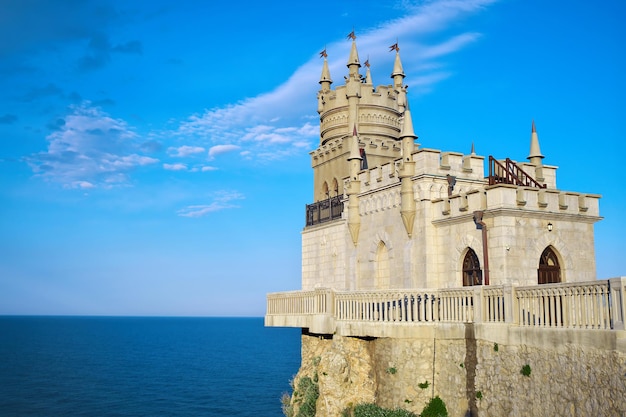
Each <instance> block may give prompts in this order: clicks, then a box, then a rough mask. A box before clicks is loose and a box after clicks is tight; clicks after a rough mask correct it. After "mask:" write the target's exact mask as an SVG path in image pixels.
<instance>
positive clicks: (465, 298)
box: [266, 277, 626, 330]
mask: <svg viewBox="0 0 626 417" xmlns="http://www.w3.org/2000/svg"><path fill="white" fill-rule="evenodd" d="M625 304H626V277H621V278H613V279H609V280H603V281H592V282H582V283H561V284H546V285H536V286H531V287H513V286H506V285H505V286H475V287H462V288H454V289H421V290H419V289H411V290H379V291H334V290H332V289H327V288H321V289H316V290H313V291H293V292H286V293H274V294H269V295H268V298H267V315H266V320H268V319H269V321H268V323H269V324H268V325H276V326H280V325H281V324H280V323H287V322H288V323H292V325H288V326H290V327H308V326H306V325H304V324H307V323H313V322H315V320H312V318H313V317H317V319H316V320H317V321H316V322H317V323H324V326H326V327H328V326H331V327H332V326H334V324H335V323H348V322H369V323H380V324H383V325H384V324H386V323H416V324H417V323H429V322H456V323H480V322H491V323H509V324H514V325H519V326H525V327H537V328H540V327H551V328H573V329H600V330H610V329H616V330H624V329H625V328H624V318H625V316H626V307H625ZM281 317H282V318H290V320H287V321H285V320H281V319H280V318H281ZM274 319H278V320H274ZM283 325H284V324H283Z"/></svg>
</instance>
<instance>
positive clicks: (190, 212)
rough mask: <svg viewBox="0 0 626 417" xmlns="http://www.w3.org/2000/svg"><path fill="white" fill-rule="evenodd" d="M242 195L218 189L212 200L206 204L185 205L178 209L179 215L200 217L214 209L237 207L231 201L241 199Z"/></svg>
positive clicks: (212, 211)
mask: <svg viewBox="0 0 626 417" xmlns="http://www.w3.org/2000/svg"><path fill="white" fill-rule="evenodd" d="M243 199H244V196H243V195H242V194H240V193H239V192H237V191H220V192H218V193H216V194H215V195H214V197H213V201H212V202H210V203H208V204H198V205H192V206H187V207H185V208H183V209H180V210H178V215H179V216H181V217H202V216H206V215H207V214H210V213H214V212H216V211H221V210H226V209H232V208H238V207H239V206H238V205H236V204H234V203H233V201H236V200H243Z"/></svg>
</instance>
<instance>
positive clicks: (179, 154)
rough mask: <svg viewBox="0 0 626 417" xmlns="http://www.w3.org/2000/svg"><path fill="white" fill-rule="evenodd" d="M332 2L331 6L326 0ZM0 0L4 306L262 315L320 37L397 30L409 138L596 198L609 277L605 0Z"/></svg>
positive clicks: (294, 239)
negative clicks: (549, 175) (540, 168)
mask: <svg viewBox="0 0 626 417" xmlns="http://www.w3.org/2000/svg"><path fill="white" fill-rule="evenodd" d="M331 3H333V4H332V5H331ZM331 3H325V5H324V6H320V3H319V2H287V1H276V2H271V3H270V4H265V5H263V6H260V5H258V4H257V2H246V1H243V2H205V1H192V0H179V1H176V2H172V1H158V0H155V1H149V2H148V1H137V2H126V1H108V0H101V1H95V0H89V1H73V0H59V1H41V0H2V1H1V2H0V204H1V209H0V210H1V211H0V314H96V315H102V314H106V315H109V314H110V315H254V316H259V315H262V314H263V313H264V311H265V294H266V293H268V292H274V291H282V290H294V289H298V288H299V287H300V257H301V253H300V231H301V230H302V227H303V221H304V206H305V204H306V203H310V202H311V201H312V195H313V192H312V171H311V169H310V159H309V155H308V152H309V151H310V150H312V149H314V148H315V146H316V143H317V138H318V134H319V128H318V120H319V119H318V115H317V113H316V111H315V110H316V105H317V102H316V99H315V93H316V91H317V89H318V87H319V85H318V80H319V77H320V73H321V66H322V61H321V60H320V59H319V52H320V51H321V50H322V49H324V48H327V50H328V55H329V64H330V71H331V76H332V78H333V79H334V81H335V84H334V85H335V86H336V85H338V84H340V83H341V82H342V80H343V76H344V75H345V74H346V73H347V69H346V67H345V62H346V61H347V58H348V50H349V47H350V42H349V41H348V40H346V35H347V34H348V33H349V32H350V31H351V30H353V29H354V30H355V32H356V34H357V46H358V50H359V55H360V57H361V60H362V61H364V60H365V59H367V57H369V60H370V63H371V70H372V77H373V81H374V84H376V85H379V84H388V83H390V82H391V80H390V78H389V76H390V74H391V70H392V67H393V53H389V52H388V49H389V48H388V46H389V45H391V44H393V43H395V42H396V40H397V41H398V42H399V45H400V48H401V52H400V53H401V56H402V62H403V66H404V70H405V73H406V75H407V76H406V79H405V81H406V83H407V84H408V85H409V101H410V104H411V110H412V115H413V120H414V125H415V130H416V133H417V134H418V135H419V143H420V144H421V145H422V146H423V147H426V148H434V149H441V150H444V151H457V152H464V153H468V152H469V150H470V148H471V143H472V142H473V143H474V144H475V147H476V152H477V153H478V154H480V155H484V156H488V155H494V156H495V157H498V158H505V157H510V158H512V159H515V160H525V158H526V156H528V151H529V140H530V127H531V121H532V120H533V119H534V120H535V123H536V125H537V131H538V134H539V140H540V144H541V151H542V153H543V154H544V155H545V159H544V163H545V164H548V165H556V166H559V170H558V178H557V181H558V186H559V188H561V189H564V190H568V191H579V192H587V193H597V194H601V195H602V200H601V205H600V208H601V214H602V215H603V216H604V217H605V219H604V220H602V221H601V222H599V223H597V224H596V227H595V230H596V242H595V243H596V258H597V271H598V277H599V278H608V277H613V276H619V275H626V265H625V263H624V260H623V259H624V258H623V253H622V252H623V247H624V242H625V238H624V236H625V235H626V222H625V220H624V218H623V213H624V207H626V193H624V191H626V187H625V186H624V184H623V183H622V180H621V178H622V176H623V168H622V167H623V166H624V165H623V164H624V162H623V158H624V156H625V155H626V145H625V144H624V138H626V104H625V103H626V100H624V97H625V95H626V82H625V77H624V74H626V53H625V52H626V51H625V49H626V48H625V40H626V29H625V26H624V25H623V21H624V19H626V3H624V2H623V1H621V0H607V1H603V2H595V3H594V2H588V1H577V0H572V1H550V2H546V1H540V0H500V1H495V0H494V1H491V0H468V1H453V0H441V1H419V2H411V1H389V2H381V1H363V0H359V1H352V0H341V1H337V2H331Z"/></svg>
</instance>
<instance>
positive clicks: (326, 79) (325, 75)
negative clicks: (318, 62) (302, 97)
mask: <svg viewBox="0 0 626 417" xmlns="http://www.w3.org/2000/svg"><path fill="white" fill-rule="evenodd" d="M320 55H321V56H323V57H324V65H323V66H322V76H321V77H320V84H321V85H322V87H323V86H324V84H323V83H328V84H327V87H328V88H330V85H331V84H332V83H333V80H332V78H330V71H329V69H328V59H327V56H328V55H327V54H326V49H324V50H323V51H322V52H320Z"/></svg>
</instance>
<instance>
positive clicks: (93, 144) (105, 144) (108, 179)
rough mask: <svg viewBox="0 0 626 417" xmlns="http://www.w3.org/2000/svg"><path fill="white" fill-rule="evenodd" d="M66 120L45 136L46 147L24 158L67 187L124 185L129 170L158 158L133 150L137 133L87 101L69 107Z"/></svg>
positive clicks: (135, 148)
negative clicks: (44, 150)
mask: <svg viewBox="0 0 626 417" xmlns="http://www.w3.org/2000/svg"><path fill="white" fill-rule="evenodd" d="M64 121H65V123H64V124H63V125H62V126H61V127H60V128H59V129H58V130H56V131H54V132H53V133H51V134H50V135H48V137H47V138H46V139H47V140H48V142H49V143H48V150H47V151H46V152H40V153H36V154H33V155H30V156H29V157H27V158H26V161H27V162H28V164H29V165H30V166H31V168H32V169H33V171H34V172H35V173H36V174H37V175H39V176H42V177H43V178H45V179H47V180H50V181H55V182H60V183H62V184H63V185H64V186H66V187H70V188H93V187H96V186H103V187H113V186H116V185H122V184H125V183H126V182H127V181H128V175H127V174H128V173H129V172H130V171H132V170H133V169H135V168H137V167H141V166H146V165H151V164H154V163H157V162H158V160H157V159H155V158H151V157H148V156H144V155H140V154H138V153H136V151H137V150H139V148H140V145H139V143H137V142H138V139H139V136H138V135H137V134H136V133H135V132H134V131H133V130H132V129H131V128H130V127H129V126H128V125H127V123H126V122H124V121H123V120H120V119H114V118H112V117H110V116H109V115H108V114H107V113H105V112H103V111H102V110H101V109H99V108H98V107H92V106H91V104H90V103H89V102H84V103H82V104H81V105H79V106H73V107H71V108H70V114H68V115H67V116H66V117H65V119H64Z"/></svg>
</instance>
